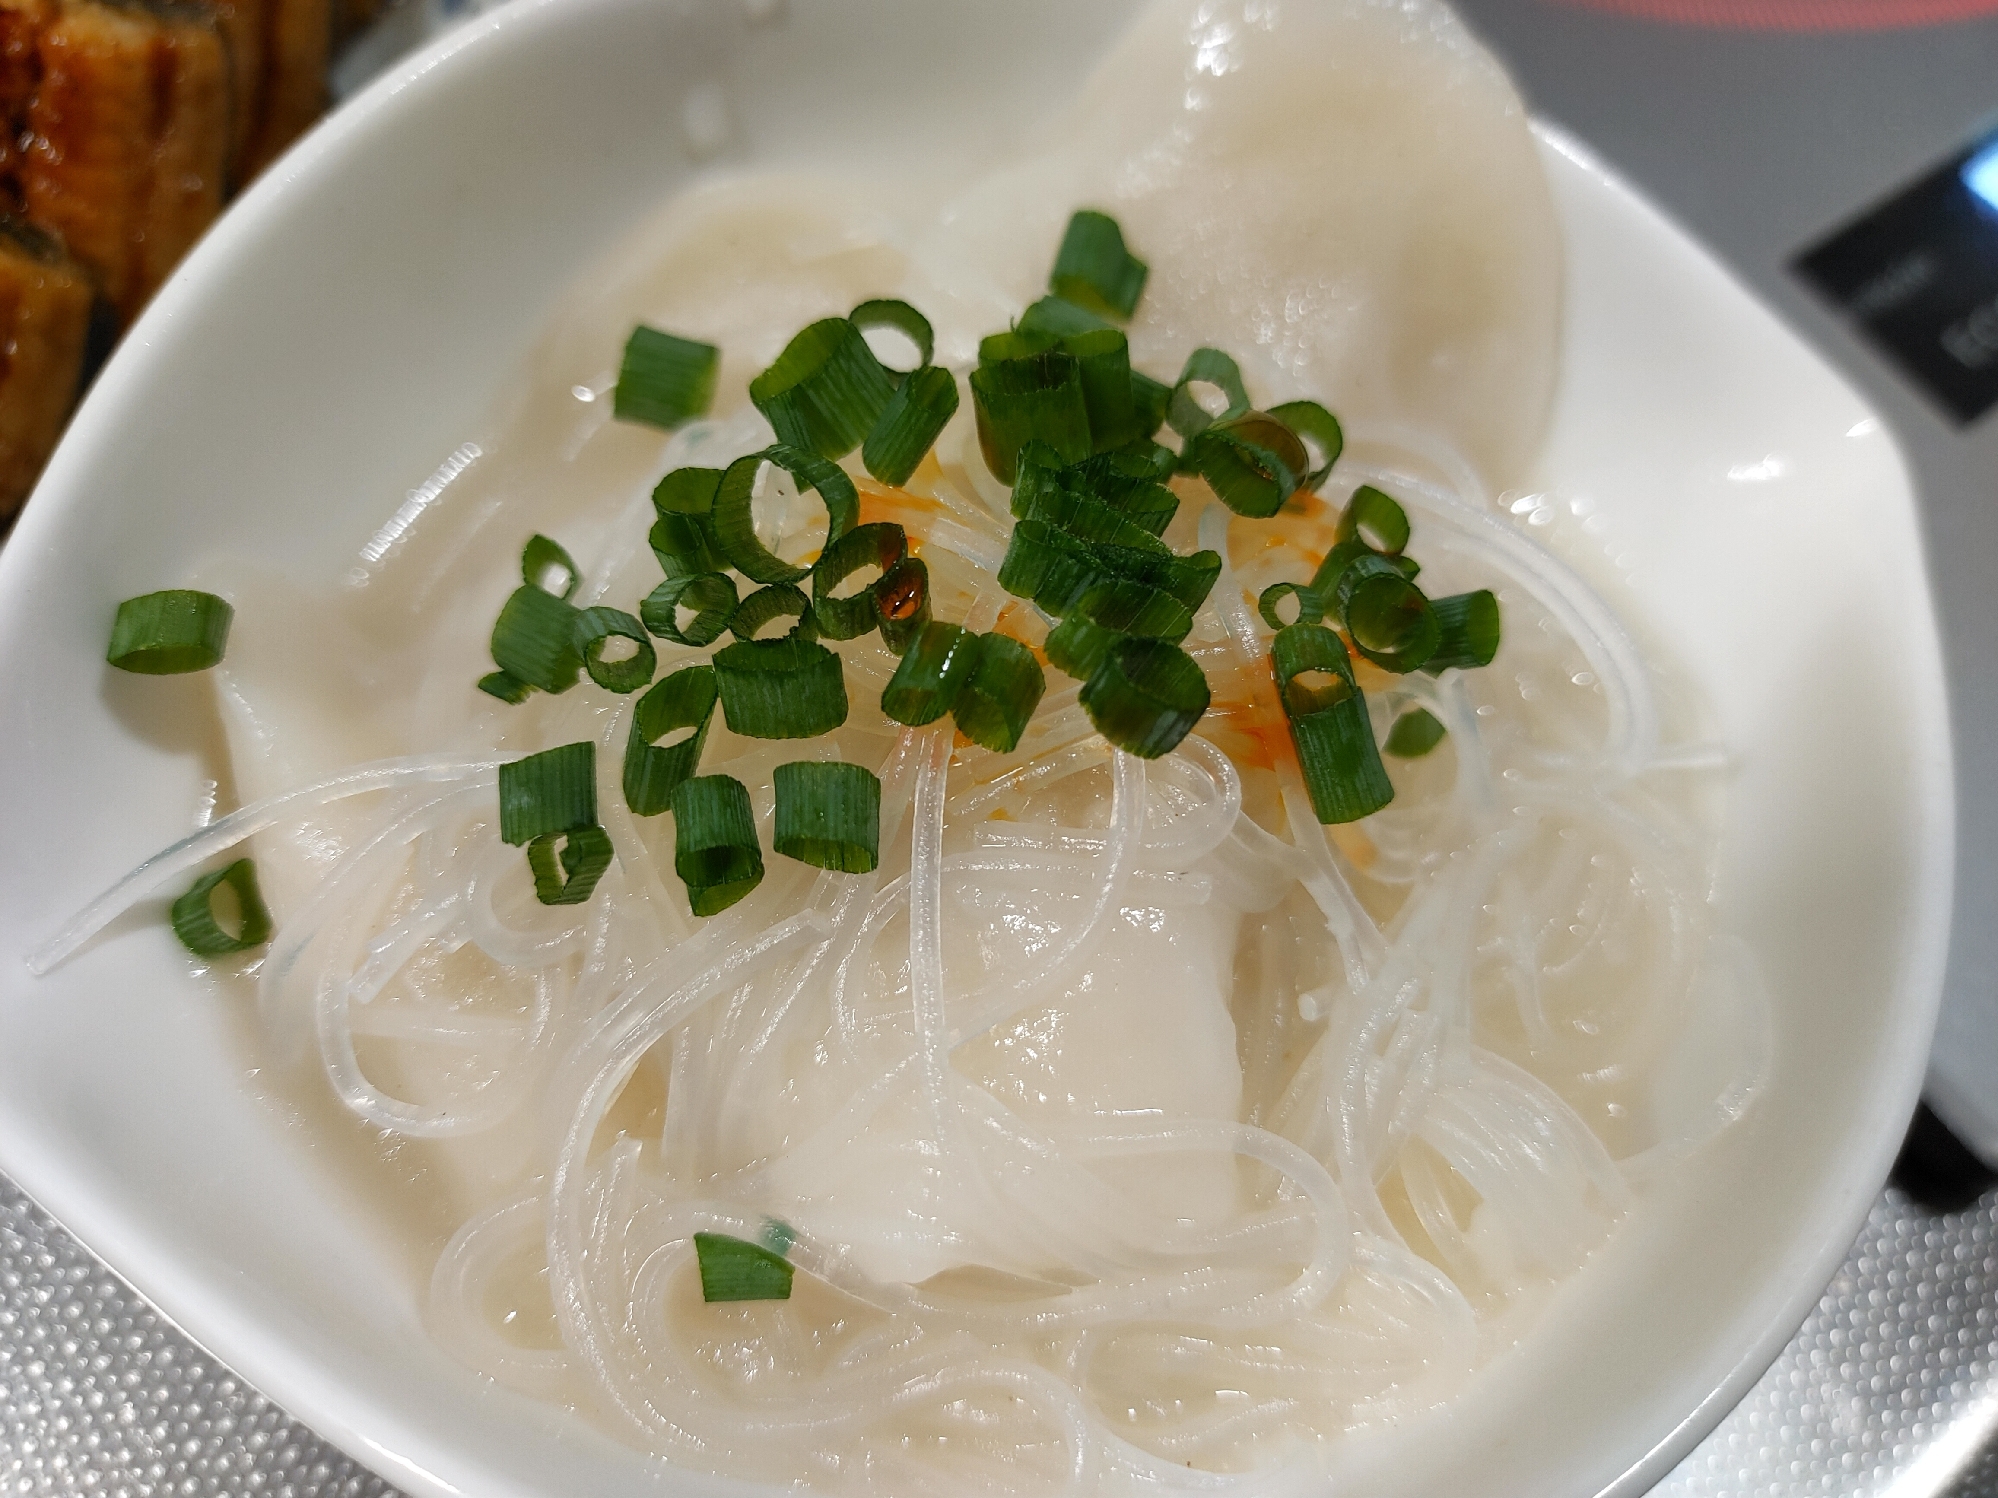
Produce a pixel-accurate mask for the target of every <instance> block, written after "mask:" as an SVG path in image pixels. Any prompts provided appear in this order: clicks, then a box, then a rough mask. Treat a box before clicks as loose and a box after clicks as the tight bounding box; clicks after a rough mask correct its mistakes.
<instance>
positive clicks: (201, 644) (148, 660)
mask: <svg viewBox="0 0 1998 1498" xmlns="http://www.w3.org/2000/svg"><path fill="white" fill-rule="evenodd" d="M235 617H236V611H235V610H234V609H233V608H231V607H230V606H229V604H228V601H227V600H226V599H221V598H217V597H216V596H215V595H214V594H213V593H198V592H196V591H195V590H194V589H192V588H169V589H168V590H167V591H165V592H163V593H144V594H141V595H140V596H139V597H137V598H128V599H126V600H125V601H124V602H123V603H121V604H119V605H118V615H117V617H116V618H115V619H113V620H112V621H111V645H110V648H109V649H108V650H106V651H105V653H104V659H106V660H107V661H109V662H110V663H111V664H112V665H114V666H116V667H117V668H118V669H119V670H120V671H136V672H138V673H139V674H140V675H142V676H175V675H179V674H180V673H181V672H184V671H206V670H207V669H208V668H209V667H210V666H213V665H216V664H217V663H219V662H220V661H221V659H222V652H223V651H224V650H225V649H226V648H227V647H228V644H229V624H230V621H231V620H233V619H234V618H235Z"/></svg>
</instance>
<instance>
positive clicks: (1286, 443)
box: [1186, 411, 1311, 520]
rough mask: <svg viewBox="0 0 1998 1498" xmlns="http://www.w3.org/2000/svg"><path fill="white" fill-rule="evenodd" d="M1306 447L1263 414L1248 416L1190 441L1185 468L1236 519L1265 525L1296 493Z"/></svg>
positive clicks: (1246, 413)
mask: <svg viewBox="0 0 1998 1498" xmlns="http://www.w3.org/2000/svg"><path fill="white" fill-rule="evenodd" d="M1310 461H1311V459H1310V455H1309V454H1308V453H1306V452H1305V450H1304V444H1303V443H1302V442H1300V441H1299V440H1298V437H1297V434H1296V433H1295V432H1293V431H1292V430H1291V429H1290V428H1289V427H1287V426H1285V425H1284V424H1283V423H1282V422H1281V421H1278V420H1277V419H1276V418H1275V417H1274V416H1270V415H1268V414H1266V413H1265V412H1262V411H1244V412H1242V413H1241V415H1239V416H1224V417H1222V418H1221V419H1220V420H1218V421H1214V422H1210V423H1209V424H1208V425H1207V426H1206V427H1204V428H1203V429H1201V430H1200V431H1199V432H1197V433H1195V434H1194V436H1193V437H1191V438H1189V439H1188V441H1187V444H1186V463H1187V466H1188V467H1190V468H1192V469H1194V470H1195V471H1196V472H1198V473H1199V475H1200V476H1201V477H1202V478H1204V479H1206V480H1207V484H1208V487H1209V488H1211V489H1213V491H1214V493H1215V494H1216V495H1217V496H1218V497H1219V498H1220V500H1221V502H1222V503H1223V504H1225V505H1226V506H1227V507H1228V508H1229V509H1231V510H1233V511H1234V512H1235V513H1236V514H1237V515H1248V516H1251V517H1253V518H1255V519H1259V520H1260V519H1264V518H1267V517H1268V516H1271V515H1274V514H1276V512H1277V511H1278V510H1280V509H1282V508H1283V504H1284V501H1285V500H1287V499H1289V498H1290V497H1291V495H1293V494H1295V493H1296V492H1297V488H1298V484H1299V482H1300V481H1301V480H1302V478H1303V476H1304V469H1305V465H1306V464H1307V463H1309V462H1310Z"/></svg>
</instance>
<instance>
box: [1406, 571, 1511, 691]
mask: <svg viewBox="0 0 1998 1498" xmlns="http://www.w3.org/2000/svg"><path fill="white" fill-rule="evenodd" d="M1429 606H1430V608H1432V609H1433V610H1435V613H1436V624H1437V628H1438V630H1439V631H1440V633H1439V635H1438V638H1437V641H1436V653H1435V654H1434V655H1432V656H1430V657H1429V659H1428V660H1426V661H1424V662H1423V663H1422V669H1423V670H1425V671H1428V672H1432V673H1434V672H1437V671H1441V670H1443V669H1444V668H1445V667H1448V666H1458V667H1469V666H1489V665H1490V664H1491V663H1492V657H1493V656H1495V655H1497V654H1498V648H1499V605H1498V599H1497V598H1496V597H1494V596H1493V594H1492V592H1491V590H1490V589H1489V588H1480V589H1478V591H1477V592H1475V593H1453V594H1452V595H1451V596H1450V597H1448V598H1434V599H1431V600H1430V603H1429Z"/></svg>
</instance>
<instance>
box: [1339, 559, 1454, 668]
mask: <svg viewBox="0 0 1998 1498" xmlns="http://www.w3.org/2000/svg"><path fill="white" fill-rule="evenodd" d="M1334 606H1335V607H1336V608H1337V610H1338V612H1339V619H1340V622H1341V623H1343V624H1344V625H1345V626H1346V633H1347V635H1348V636H1349V637H1350V638H1351V640H1352V642H1353V647H1354V648H1355V649H1356V650H1358V651H1359V652H1360V654H1361V655H1363V656H1365V657H1366V658H1367V659H1368V660H1370V661H1372V662H1373V663H1374V664H1375V665H1376V666H1379V667H1381V668H1382V669H1383V670H1387V671H1402V672H1407V671H1415V670H1419V669H1421V667H1423V666H1424V665H1426V664H1428V662H1429V659H1430V657H1431V656H1433V655H1434V654H1435V653H1436V646H1437V644H1438V643H1439V642H1440V641H1441V639H1442V633H1443V630H1442V624H1441V623H1440V622H1439V621H1438V619H1437V617H1436V610H1435V609H1434V608H1432V607H1431V606H1430V603H1429V600H1428V599H1427V598H1425V597H1424V596H1423V594H1422V590H1421V589H1420V588H1418V587H1416V585H1415V584H1414V583H1412V582H1410V581H1409V580H1408V579H1407V578H1406V577H1404V576H1402V574H1401V569H1400V568H1398V567H1396V566H1395V564H1394V560H1393V559H1392V558H1389V557H1381V556H1372V555H1369V556H1363V557H1355V558H1354V559H1353V561H1352V563H1351V564H1350V565H1349V566H1348V567H1347V568H1346V570H1345V571H1344V572H1343V573H1342V574H1340V577H1339V588H1338V591H1337V593H1336V594H1335V595H1334Z"/></svg>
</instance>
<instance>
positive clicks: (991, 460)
mask: <svg viewBox="0 0 1998 1498" xmlns="http://www.w3.org/2000/svg"><path fill="white" fill-rule="evenodd" d="M1021 342H1022V340H1021V339H1020V338H1019V335H1016V334H999V335H996V336H995V337H993V338H988V339H986V340H985V343H984V344H981V345H980V346H979V356H980V359H981V362H980V364H979V367H978V368H977V369H975V370H973V371H972V372H971V403H972V406H973V408H974V410H975V411H976V413H977V416H978V446H979V450H980V451H981V452H982V453H983V454H984V455H985V466H986V467H987V468H989V469H990V470H991V471H992V476H993V477H994V478H996V479H998V480H999V482H1000V483H1002V484H1010V483H1012V482H1013V477H1014V474H1015V472H1016V470H1017V468H1018V461H1019V453H1020V449H1021V447H1023V446H1024V445H1025V444H1027V443H1028V442H1031V441H1034V440H1036V439H1038V440H1039V441H1042V442H1045V443H1046V444H1047V445H1048V446H1049V447H1050V448H1052V449H1053V450H1054V451H1055V453H1056V454H1057V455H1058V456H1059V457H1060V458H1061V460H1062V461H1063V462H1064V463H1079V462H1081V461H1082V460H1083V459H1084V458H1086V457H1088V456H1089V454H1090V452H1091V451H1092V450H1093V445H1092V442H1091V439H1090V435H1089V406H1088V403H1087V401H1086V399H1085V397H1084V395H1083V389H1082V370H1081V366H1080V365H1078V364H1077V363H1076V361H1075V359H1074V358H1072V357H1071V356H1070V355H1068V354H1065V353H1063V352H1062V351H1061V350H1060V349H1056V348H1048V349H1043V350H1041V351H1039V352H1033V353H1021V354H1017V355H1013V354H1008V355H1006V356H1005V357H995V358H993V359H992V360H990V361H989V362H986V359H985V356H986V352H987V348H988V346H991V347H993V348H994V351H995V353H997V352H1001V351H1003V350H1004V349H1005V348H1007V347H1009V346H1011V345H1014V344H1018V343H1021Z"/></svg>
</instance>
